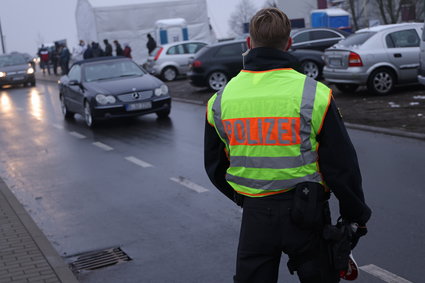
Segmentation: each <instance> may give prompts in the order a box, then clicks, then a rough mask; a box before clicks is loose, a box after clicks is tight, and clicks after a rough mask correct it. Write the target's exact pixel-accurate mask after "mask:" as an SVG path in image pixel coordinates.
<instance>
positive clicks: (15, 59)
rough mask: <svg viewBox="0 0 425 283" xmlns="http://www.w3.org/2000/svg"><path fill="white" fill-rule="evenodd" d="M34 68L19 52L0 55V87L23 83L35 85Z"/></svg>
mask: <svg viewBox="0 0 425 283" xmlns="http://www.w3.org/2000/svg"><path fill="white" fill-rule="evenodd" d="M35 82H36V80H35V75H34V68H33V67H31V64H30V63H28V60H27V59H26V58H25V56H24V55H22V54H21V53H17V52H14V53H10V54H6V55H0V87H2V86H3V85H20V84H23V85H24V86H26V85H28V84H29V85H31V86H35Z"/></svg>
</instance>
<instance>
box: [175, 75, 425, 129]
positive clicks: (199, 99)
mask: <svg viewBox="0 0 425 283" xmlns="http://www.w3.org/2000/svg"><path fill="white" fill-rule="evenodd" d="M167 85H168V87H169V89H170V92H171V96H172V97H175V98H179V99H185V100H190V101H194V102H196V103H200V104H206V102H207V101H208V99H209V98H210V97H211V95H212V94H213V91H211V90H208V89H206V88H197V87H193V86H191V85H190V83H189V81H188V80H186V79H180V80H177V81H173V82H168V83H167ZM331 88H332V89H333V94H334V97H335V101H336V103H337V105H338V107H339V108H340V111H341V113H342V116H343V118H344V121H346V122H349V123H353V124H360V125H366V126H374V127H381V128H387V129H396V130H402V131H407V132H413V133H420V134H425V87H424V86H422V85H409V86H401V87H397V88H395V89H394V91H393V93H391V94H390V95H388V96H377V95H372V94H369V93H368V92H367V91H366V89H365V88H360V89H359V90H358V91H357V92H356V93H352V94H349V93H341V92H340V91H338V90H337V89H336V88H335V87H333V86H331Z"/></svg>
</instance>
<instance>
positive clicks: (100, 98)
mask: <svg viewBox="0 0 425 283" xmlns="http://www.w3.org/2000/svg"><path fill="white" fill-rule="evenodd" d="M96 101H97V103H99V104H101V105H105V104H107V103H108V99H107V98H106V95H103V94H98V95H96Z"/></svg>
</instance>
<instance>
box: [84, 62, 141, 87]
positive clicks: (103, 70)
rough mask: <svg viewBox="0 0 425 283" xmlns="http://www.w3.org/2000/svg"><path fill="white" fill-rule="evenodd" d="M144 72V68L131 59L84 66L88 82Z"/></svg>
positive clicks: (131, 75)
mask: <svg viewBox="0 0 425 283" xmlns="http://www.w3.org/2000/svg"><path fill="white" fill-rule="evenodd" d="M144 74H146V73H145V72H144V71H143V69H142V68H140V67H139V66H138V65H137V64H136V63H134V62H133V61H130V60H125V61H123V60H120V61H115V60H114V61H102V62H93V63H89V64H87V65H86V66H85V67H84V78H85V81H86V82H93V81H99V80H110V79H116V78H121V77H134V76H142V75H144Z"/></svg>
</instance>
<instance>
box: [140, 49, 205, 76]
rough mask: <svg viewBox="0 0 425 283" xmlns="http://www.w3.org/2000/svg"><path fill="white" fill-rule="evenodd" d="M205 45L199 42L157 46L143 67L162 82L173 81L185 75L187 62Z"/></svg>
mask: <svg viewBox="0 0 425 283" xmlns="http://www.w3.org/2000/svg"><path fill="white" fill-rule="evenodd" d="M205 45H207V44H206V43H205V42H200V41H181V42H173V43H169V44H164V45H161V46H158V47H157V48H156V49H155V50H154V51H152V53H151V55H150V56H149V57H148V60H147V62H146V64H145V65H144V67H145V68H146V69H147V71H148V72H149V73H151V74H152V75H155V76H159V77H161V78H162V79H163V80H164V81H172V80H175V79H176V78H177V76H178V75H186V73H187V72H188V71H189V60H190V59H192V58H193V57H194V54H195V53H196V52H198V51H199V50H200V49H201V48H202V47H204V46H205Z"/></svg>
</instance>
